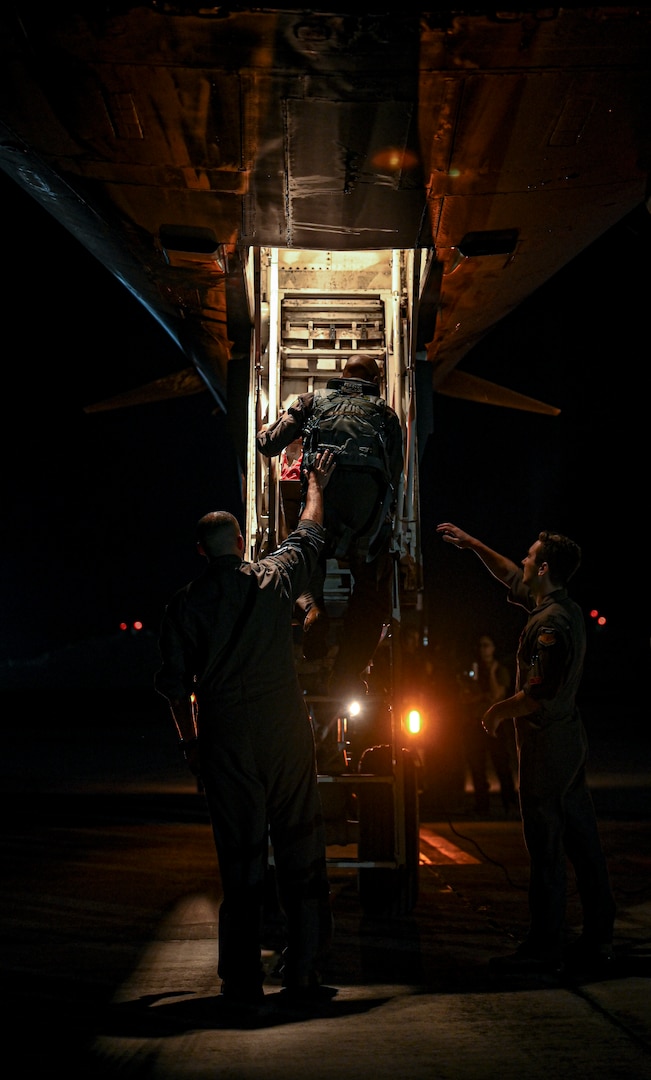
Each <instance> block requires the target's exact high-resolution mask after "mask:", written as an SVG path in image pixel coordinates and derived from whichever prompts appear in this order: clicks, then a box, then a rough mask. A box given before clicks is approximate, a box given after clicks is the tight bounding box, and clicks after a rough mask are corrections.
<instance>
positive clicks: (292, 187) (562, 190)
mask: <svg viewBox="0 0 651 1080" xmlns="http://www.w3.org/2000/svg"><path fill="white" fill-rule="evenodd" d="M360 7H361V6H360ZM0 59H1V64H0V169H2V170H3V171H4V172H5V173H6V174H7V176H8V177H10V178H11V179H12V180H13V181H15V182H16V183H17V184H18V185H19V186H20V187H21V188H23V189H24V190H25V191H26V192H28V193H29V195H31V196H32V197H33V198H34V199H35V200H36V201H37V202H38V203H39V204H40V205H41V206H42V207H43V208H45V209H46V210H47V211H48V212H49V213H50V214H51V215H52V216H53V217H54V218H55V219H56V220H57V221H58V222H59V223H60V224H61V225H62V226H63V227H64V228H65V229H67V230H68V231H69V232H70V233H71V234H72V235H73V236H74V237H75V238H76V239H77V240H78V241H79V242H80V244H82V245H83V247H84V248H86V249H87V250H88V251H89V252H90V253H91V254H92V255H93V256H95V257H96V258H97V259H98V260H99V261H100V263H102V264H103V266H104V267H105V268H107V270H108V271H110V272H111V273H112V274H113V275H114V276H115V277H116V278H117V279H118V281H120V282H122V283H123V285H124V286H125V288H126V289H128V290H129V291H130V292H131V294H133V296H134V297H135V298H136V299H137V300H138V301H139V302H140V303H141V304H142V305H143V306H144V308H145V309H147V310H148V311H149V312H150V313H151V315H152V317H153V318H154V319H155V320H157V322H158V323H159V324H160V326H162V327H163V328H164V330H165V331H166V332H167V333H168V334H169V336H170V338H171V339H172V341H173V342H175V343H176V345H177V346H178V350H179V357H180V363H179V368H180V369H179V371H178V372H176V373H174V374H173V375H169V374H165V375H162V376H161V378H159V379H157V380H155V381H154V382H153V383H150V384H148V385H146V386H133V385H130V386H126V387H125V388H124V392H123V393H122V394H119V395H118V396H117V397H112V398H110V399H109V400H104V401H100V402H92V403H89V405H88V407H87V411H89V412H92V411H97V410H101V409H113V408H121V407H126V406H128V405H130V404H143V403H146V402H148V401H151V402H153V401H157V400H162V399H164V398H168V397H170V396H174V395H185V394H195V393H199V392H204V393H206V394H207V395H208V396H209V400H210V407H211V408H212V409H213V410H218V411H220V412H223V413H225V414H226V416H227V421H228V428H229V431H230V433H231V436H232V439H233V444H234V447H235V449H236V451H237V457H238V460H239V464H240V468H241V476H242V487H243V494H244V502H245V508H246V533H247V536H248V538H249V553H250V555H251V556H253V557H254V556H255V555H256V554H257V553H258V552H259V551H261V550H263V548H264V547H266V546H273V545H274V544H275V543H276V542H277V540H278V538H279V537H280V536H281V535H282V532H283V528H285V527H286V518H287V506H285V505H283V504H282V500H281V490H280V484H279V478H278V475H277V470H276V469H275V466H274V465H273V463H272V464H271V465H263V463H261V461H260V459H259V457H260V456H259V455H257V456H256V454H255V443H254V435H255V431H256V430H257V429H258V427H259V426H260V424H262V423H263V422H266V421H268V420H273V419H275V417H276V416H277V415H278V412H279V411H280V410H281V409H282V408H285V407H286V405H287V402H288V401H289V400H291V398H292V396H293V395H296V394H297V393H300V392H304V391H310V390H312V389H314V388H316V387H318V386H320V385H324V384H326V383H327V381H328V379H329V378H330V377H332V376H333V375H336V374H337V373H338V372H340V371H341V366H342V365H341V360H342V358H343V357H345V356H348V355H349V354H350V353H351V352H354V351H355V350H356V349H359V350H360V351H364V352H369V351H370V352H371V353H373V354H374V355H376V356H377V359H378V362H379V363H381V365H382V370H383V372H384V387H383V390H384V392H385V394H386V396H387V398H388V399H389V401H390V403H391V404H392V405H393V406H394V408H395V409H396V411H397V412H398V414H399V416H400V418H401V421H402V424H403V430H404V434H405V448H406V465H405V475H404V483H403V490H402V491H401V493H400V500H399V505H398V514H397V530H396V532H397V535H396V553H397V555H398V559H397V560H396V562H397V565H398V566H399V574H398V577H399V589H398V590H397V592H399V599H398V601H397V608H398V620H397V621H398V622H399V621H400V618H401V617H402V610H407V609H409V608H410V607H413V608H416V609H418V604H419V594H420V592H421V591H422V579H421V574H420V554H419V511H418V453H419V451H418V442H419V431H420V430H421V423H422V418H425V419H426V418H427V415H428V398H429V399H430V403H431V397H432V394H433V393H439V394H447V395H451V396H456V397H461V398H466V399H469V400H472V401H477V402H487V403H490V404H494V405H501V406H505V407H509V408H517V409H525V410H531V411H534V412H540V413H548V414H552V415H553V414H555V413H557V412H558V410H557V409H556V408H555V406H554V405H553V404H547V403H544V402H541V401H537V400H534V399H532V398H529V397H525V396H523V395H521V394H517V393H514V392H512V391H509V390H508V389H506V388H505V387H499V386H496V385H494V384H492V383H490V382H488V381H487V380H485V379H482V378H479V377H477V376H476V375H473V374H470V373H469V372H464V371H463V368H462V366H461V365H462V363H463V361H464V358H465V357H467V355H468V354H469V352H470V351H471V350H472V349H473V347H474V346H475V345H476V344H477V343H478V342H480V341H481V340H482V338H484V337H485V335H487V334H488V333H489V331H491V330H492V329H493V328H494V327H496V326H497V325H498V324H499V323H500V321H501V320H502V319H504V318H505V317H506V316H507V315H508V314H509V313H510V312H512V311H513V310H514V309H515V308H516V307H517V306H518V305H519V304H520V303H521V302H522V301H523V300H525V299H526V298H527V297H529V296H530V295H531V294H532V293H533V292H534V291H535V290H536V289H538V288H539V287H540V286H541V285H543V284H544V283H545V282H547V281H548V280H549V279H550V278H551V277H552V276H553V275H554V274H556V273H557V272H558V271H559V270H560V269H561V268H562V267H564V266H565V265H566V264H567V263H568V262H570V260H572V259H573V258H574V257H575V256H576V255H578V254H579V253H580V252H581V251H583V250H584V249H585V248H586V247H587V246H588V245H590V244H591V243H592V242H593V241H595V240H596V239H598V238H599V237H600V236H601V235H602V234H603V233H605V232H606V231H607V230H608V229H609V228H611V227H612V226H613V225H615V224H616V223H618V222H620V221H622V220H623V219H624V218H625V217H626V216H627V215H628V214H630V213H632V212H633V211H636V210H637V209H639V208H644V206H645V203H646V201H647V200H648V199H649V168H650V163H651V101H650V98H651V77H650V76H651V8H648V7H647V8H645V7H639V6H638V7H633V6H628V5H624V6H585V7H567V8H564V7H533V6H532V7H513V8H511V7H508V6H507V7H504V6H502V7H500V8H495V9H491V8H479V7H476V6H474V5H473V6H468V7H464V6H454V7H434V8H428V9H425V10H422V11H411V10H410V11H407V9H406V8H405V6H404V5H398V4H387V5H383V6H381V7H378V8H377V9H374V7H373V6H372V5H370V6H369V5H364V9H363V11H362V10H357V11H356V10H351V5H341V9H340V10H337V9H336V8H335V10H332V7H331V6H329V7H327V8H323V9H321V8H320V7H318V6H313V5H310V6H309V7H303V6H299V5H285V6H283V7H278V8H272V7H250V6H244V5H239V4H236V5H228V6H221V5H219V4H215V5H213V4H209V3H205V2H203V0H58V2H56V3H52V2H48V0H42V2H39V0H6V2H5V3H4V4H3V5H2V10H1V11H0ZM341 569H342V568H340V567H334V568H333V574H332V578H333V581H332V590H331V603H332V605H333V607H334V606H336V605H337V604H339V603H340V602H342V603H343V604H344V605H345V595H343V594H344V593H345V589H346V585H345V568H343V572H342V573H340V570H341ZM342 583H343V584H342ZM395 636H396V635H395V633H393V632H391V633H390V634H389V640H391V639H392V638H395ZM398 636H399V635H398ZM396 664H397V667H398V668H399V655H398V658H397V661H396ZM320 674H321V673H320V672H318V671H317V672H313V671H308V670H306V669H304V670H303V676H304V685H305V686H306V694H308V697H309V696H310V694H309V691H308V683H309V681H310V679H311V678H314V679H315V680H316V681H317V682H318V678H319V675H320ZM397 685H398V687H399V688H400V682H399V672H398V678H397ZM403 690H404V688H403ZM379 696H380V697H381V695H379ZM322 697H323V695H319V694H318V693H313V694H312V695H311V698H312V702H313V706H312V707H313V713H314V716H313V719H315V724H316V728H317V730H319V729H321V728H322V729H323V730H324V731H325V730H327V731H335V732H336V745H335V747H334V751H335V753H336V755H337V759H338V760H339V761H340V760H341V755H342V754H343V757H344V758H345V760H346V763H347V764H349V763H350V761H351V760H354V759H355V756H356V755H357V756H359V750H360V749H363V748H360V747H357V748H355V746H354V745H353V740H352V739H351V738H349V727H348V722H349V721H350V719H351V718H350V717H349V716H348V715H346V714H344V713H342V712H341V711H340V712H338V713H337V714H336V715H335V716H334V717H331V716H330V710H331V703H329V702H327V701H326V702H324V701H323V700H322ZM408 705H409V702H408V701H407V699H406V696H405V693H404V692H403V693H402V696H401V697H400V695H398V697H395V696H393V697H391V699H390V700H389V702H388V706H387V704H386V702H384V701H382V702H381V703H380V705H379V706H378V715H380V717H381V719H382V720H383V722H384V724H385V733H386V731H387V730H389V731H390V734H388V735H386V734H385V736H384V738H383V741H384V740H386V745H388V746H390V747H391V751H392V752H391V754H390V760H391V763H392V765H393V767H394V768H395V776H392V777H391V779H392V781H395V790H396V792H397V795H396V798H395V799H394V800H393V810H392V809H389V810H387V809H386V805H387V804H386V802H385V801H383V798H382V791H381V789H382V787H383V786H384V788H385V789H386V786H387V784H386V782H387V776H386V775H385V773H386V761H385V760H384V758H383V759H382V762H381V766H380V769H379V773H380V775H379V776H377V775H371V776H370V777H369V776H367V777H365V779H366V780H369V781H370V783H369V784H367V785H366V786H364V785H362V787H361V788H360V789H359V790H357V785H359V784H360V783H361V781H360V778H359V775H358V774H356V775H354V776H353V775H352V774H351V775H349V776H347V777H344V780H348V781H350V782H351V783H350V785H349V786H350V787H351V788H353V802H356V805H357V811H358V814H359V821H357V839H359V844H360V848H359V850H360V852H361V851H362V849H364V850H365V856H364V859H363V861H362V862H359V861H358V862H357V863H354V865H357V866H359V873H360V890H361V893H362V898H363V900H364V901H365V902H366V903H369V904H371V903H372V902H373V898H377V897H380V898H381V899H382V900H383V902H384V903H385V904H386V905H387V906H389V907H392V908H393V909H394V910H398V911H405V910H409V909H410V908H411V906H412V905H413V903H414V900H415V896H416V888H417V873H418V821H417V815H418V810H417V798H416V787H417V785H418V780H417V769H416V768H415V767H414V760H415V759H414V757H413V756H412V755H411V754H409V755H408V756H407V757H406V759H404V760H403V758H402V757H401V748H402V747H403V740H404V735H405V731H406V717H407V714H408V711H409V710H408ZM320 708H322V709H323V710H324V715H323V716H319V715H316V714H317V712H318V710H319V709H320ZM333 718H334V719H335V720H336V726H335V727H334V728H333V726H332V722H331V721H332V719H333ZM398 740H400V741H398ZM325 772H326V769H325V766H324V775H325ZM376 772H377V770H376ZM327 779H328V780H329V781H337V782H338V783H339V786H340V787H342V786H343V788H344V789H345V786H346V785H345V783H343V781H342V778H341V770H340V769H338V768H335V769H334V770H331V772H330V775H328V776H327ZM373 784H376V786H377V791H376V790H375V789H374V788H373ZM336 788H337V783H334V782H333V783H330V784H329V789H330V790H332V791H334V790H335V789H336ZM340 794H341V792H340ZM335 802H337V800H335ZM339 804H343V810H344V819H343V820H344V828H343V833H342V826H341V822H339V824H338V826H337V832H338V835H337V838H338V841H339V843H340V844H342V845H345V844H346V842H347V839H348V838H347V835H346V824H347V823H348V824H349V822H348V818H349V817H350V809H351V802H350V799H349V798H348V797H347V796H346V795H344V796H343V797H342V798H340V799H339ZM364 806H367V807H368V811H369V812H368V814H367V815H366V817H365V814H364ZM360 808H361V812H360ZM394 811H395V813H396V821H395V822H394V820H393V813H394ZM378 820H381V821H382V822H383V823H384V825H385V826H386V828H384V825H383V826H382V827H381V828H379V831H377V830H376V826H375V823H376V822H377V821H378ZM396 822H397V826H398V827H396ZM394 840H395V843H396V848H395V850H394V848H393V845H394ZM369 873H370V874H371V875H372V876H371V878H370V880H369V878H368V874H369ZM377 874H381V875H388V877H385V878H381V879H380V880H381V881H382V882H383V887H382V888H379V889H378V888H377V887H376V875H377Z"/></svg>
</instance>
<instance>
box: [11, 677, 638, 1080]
mask: <svg viewBox="0 0 651 1080" xmlns="http://www.w3.org/2000/svg"><path fill="white" fill-rule="evenodd" d="M0 700H2V701H3V704H4V706H5V731H6V736H5V748H4V754H3V755H2V759H0V760H1V761H2V764H1V765H0V770H1V774H2V777H1V778H2V787H1V790H2V798H3V803H4V814H3V822H4V829H3V837H2V869H3V888H2V894H1V896H0V911H1V916H2V940H3V950H2V953H3V959H2V977H3V987H4V997H5V1006H4V1009H3V1018H4V1021H5V1050H6V1054H7V1055H8V1056H9V1055H11V1057H12V1059H13V1061H14V1065H13V1067H12V1073H13V1074H14V1075H18V1076H20V1075H32V1072H33V1071H34V1070H35V1069H39V1070H42V1069H44V1068H47V1069H48V1071H49V1070H51V1069H54V1070H57V1071H59V1070H60V1071H61V1074H62V1075H64V1076H65V1077H66V1078H69V1077H82V1076H83V1077H84V1078H87V1080H94V1078H96V1077H97V1078H104V1077H113V1076H116V1077H134V1078H143V1080H144V1078H146V1080H204V1078H205V1080H208V1078H213V1080H222V1078H223V1080H253V1078H258V1077H259V1078H260V1080H262V1078H265V1080H276V1078H278V1080H280V1078H282V1080H297V1078H299V1077H301V1078H305V1080H327V1078H330V1077H348V1076H350V1077H366V1076H369V1075H373V1076H374V1077H375V1078H376V1080H382V1078H384V1077H391V1078H392V1080H395V1078H396V1077H400V1080H420V1078H421V1077H422V1078H425V1077H427V1078H428V1080H431V1078H442V1080H466V1078H467V1080H493V1078H500V1080H511V1078H515V1077H517V1078H519V1080H538V1078H541V1080H542V1078H543V1077H545V1078H547V1077H549V1076H554V1077H555V1078H565V1077H568V1078H570V1077H571V1078H572V1080H580V1078H583V1077H586V1078H587V1077H590V1078H593V1077H595V1076H598V1077H602V1078H619V1077H622V1078H624V1077H626V1078H627V1080H630V1078H636V1080H637V1078H640V1080H641V1078H643V1077H648V1076H651V798H650V797H649V792H650V787H651V739H650V738H649V736H648V734H646V733H645V734H644V735H643V736H642V735H636V736H635V737H632V736H631V735H630V734H627V733H626V731H625V730H623V729H620V730H619V731H618V732H617V733H616V734H615V735H614V736H612V737H610V736H609V737H608V738H605V737H604V736H603V735H602V734H599V735H596V736H594V737H592V738H591V746H592V751H591V764H590V780H591V784H592V789H593V796H594V800H595V805H596V807H597V811H598V815H599V819H600V823H601V832H602V839H603V843H604V847H605V850H606V853H607V856H608V860H609V864H610V868H611V875H612V882H613V888H614V892H615V897H616V901H617V921H616V929H615V943H614V944H615V956H614V960H613V963H612V968H611V969H609V970H608V971H607V972H605V973H602V974H600V975H598V976H595V975H593V976H590V975H585V976H581V975H579V976H576V977H574V978H573V979H570V978H561V979H554V978H552V977H551V976H545V977H542V976H539V977H531V976H529V977H518V978H513V977H505V976H503V975H500V976H496V975H495V974H493V973H492V972H491V971H490V970H489V967H488V960H489V958H490V957H491V956H496V955H502V954H504V953H507V952H509V951H511V950H512V949H513V948H514V947H515V945H516V944H517V942H518V941H519V940H520V939H521V937H522V936H523V935H524V933H525V931H526V925H527V899H526V888H527V877H528V860H527V855H526V851H525V848H524V844H523V841H522V835H521V829H520V822H519V819H518V818H517V817H516V816H513V817H511V818H504V816H503V814H502V812H501V807H500V805H499V799H498V797H497V794H496V793H495V792H493V794H492V796H491V799H492V804H493V805H492V806H491V813H490V815H488V816H484V817H483V818H481V819H480V818H478V817H477V816H475V815H473V813H472V811H471V800H470V795H469V792H467V791H466V792H464V793H462V799H461V801H460V803H459V805H458V806H457V807H456V808H455V810H454V812H453V813H449V814H444V813H440V812H436V813H434V812H428V811H427V799H426V798H425V797H424V803H423V808H424V813H423V814H422V815H421V817H422V823H421V868H420V882H419V886H420V887H419V897H418V901H417V903H416V905H415V907H414V909H413V911H412V912H411V913H410V914H409V915H408V916H402V917H399V918H393V919H378V918H370V917H368V916H366V915H365V914H364V913H363V911H362V910H361V909H360V905H359V898H358V895H357V880H356V872H355V871H354V870H350V869H333V870H332V872H331V883H332V896H333V906H334V913H335V924H336V928H335V939H334V943H333V949H332V954H331V957H330V960H329V963H328V967H327V970H326V971H325V972H324V975H325V978H326V981H327V983H328V985H330V986H332V987H333V989H334V990H336V994H335V995H334V996H333V997H332V999H331V1001H330V1002H328V1003H326V1004H324V1005H323V1006H320V1007H319V1008H318V1009H315V1010H312V1011H309V1010H307V1011H304V1012H303V1011H301V1010H293V1011H292V1010H283V1009H282V1008H280V1007H279V1006H278V1000H279V989H280V987H279V981H278V978H277V977H276V976H274V974H273V969H274V966H275V963H276V960H277V958H278V949H279V948H280V937H279V935H278V933H277V928H276V929H274V927H273V925H270V926H269V928H268V930H267V938H266V939H265V942H264V944H265V953H264V955H265V963H266V966H267V970H268V972H269V975H268V977H267V980H266V983H265V994H266V995H267V996H266V1002H265V1007H264V1008H263V1009H261V1010H258V1012H257V1013H256V1014H241V1015H240V1014H231V1015H229V1014H227V1013H224V1012H223V1011H222V1010H221V1008H220V1006H221V1005H222V1004H223V1003H222V1002H220V1001H219V1000H218V994H219V981H218V978H217V974H216V962H217V912H218V906H219V900H220V885H219V875H218V871H217V865H216V858H215V855H214V849H213V846H212V837H211V833H210V828H209V825H208V819H207V815H206V812H205V807H204V805H203V801H202V798H201V796H200V795H199V794H198V793H197V791H196V789H195V787H194V783H193V780H192V777H191V776H190V775H189V774H188V773H187V770H186V768H185V765H184V763H183V761H182V759H180V757H179V752H178V749H177V747H176V742H175V738H174V733H173V731H172V730H171V724H170V720H169V716H168V713H167V709H166V707H165V706H164V703H162V702H160V703H154V704H152V703H151V701H149V700H139V699H138V697H137V695H135V696H134V695H125V694H121V695H116V696H115V697H111V695H106V694H104V695H103V694H97V693H93V692H91V691H85V692H84V693H83V694H82V693H78V694H75V693H74V692H73V691H67V692H65V693H63V692H61V693H54V692H50V691H42V692H41V693H40V695H36V696H34V695H32V696H29V695H27V696H26V695H24V694H18V693H11V694H5V695H4V696H3V697H0ZM579 919H580V916H579V907H578V899H577V896H576V892H575V890H574V888H573V881H572V880H570V883H569V898H568V933H569V934H570V935H572V934H573V933H576V932H578V930H579V928H580V925H579Z"/></svg>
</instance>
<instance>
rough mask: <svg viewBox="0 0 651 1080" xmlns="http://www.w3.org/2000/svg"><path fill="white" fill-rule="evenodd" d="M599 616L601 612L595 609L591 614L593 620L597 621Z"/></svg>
mask: <svg viewBox="0 0 651 1080" xmlns="http://www.w3.org/2000/svg"><path fill="white" fill-rule="evenodd" d="M598 614H599V612H598V611H597V609H596V608H593V609H592V611H591V612H590V618H591V619H596V618H597V616H598Z"/></svg>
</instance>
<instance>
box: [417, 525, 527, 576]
mask: <svg viewBox="0 0 651 1080" xmlns="http://www.w3.org/2000/svg"><path fill="white" fill-rule="evenodd" d="M436 531H437V533H440V535H441V537H442V538H443V540H445V542H446V543H447V544H454V546H455V547H457V548H461V550H470V551H474V553H475V555H477V557H478V558H480V559H481V561H482V562H483V564H484V566H485V567H486V569H487V570H489V571H490V573H491V574H492V575H493V577H494V578H497V580H498V581H503V582H506V579H507V577H510V576H511V575H512V573H513V571H514V570H515V571H516V572H517V570H518V567H517V566H516V564H515V563H514V562H513V561H512V559H507V557H506V556H505V555H500V554H499V552H497V551H493V549H492V548H489V547H487V546H486V544H483V543H482V542H481V540H478V539H477V537H476V536H471V535H470V533H467V532H464V531H463V529H460V528H459V526H458V525H453V524H452V522H450V521H444V522H443V523H442V524H441V525H437V526H436Z"/></svg>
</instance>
